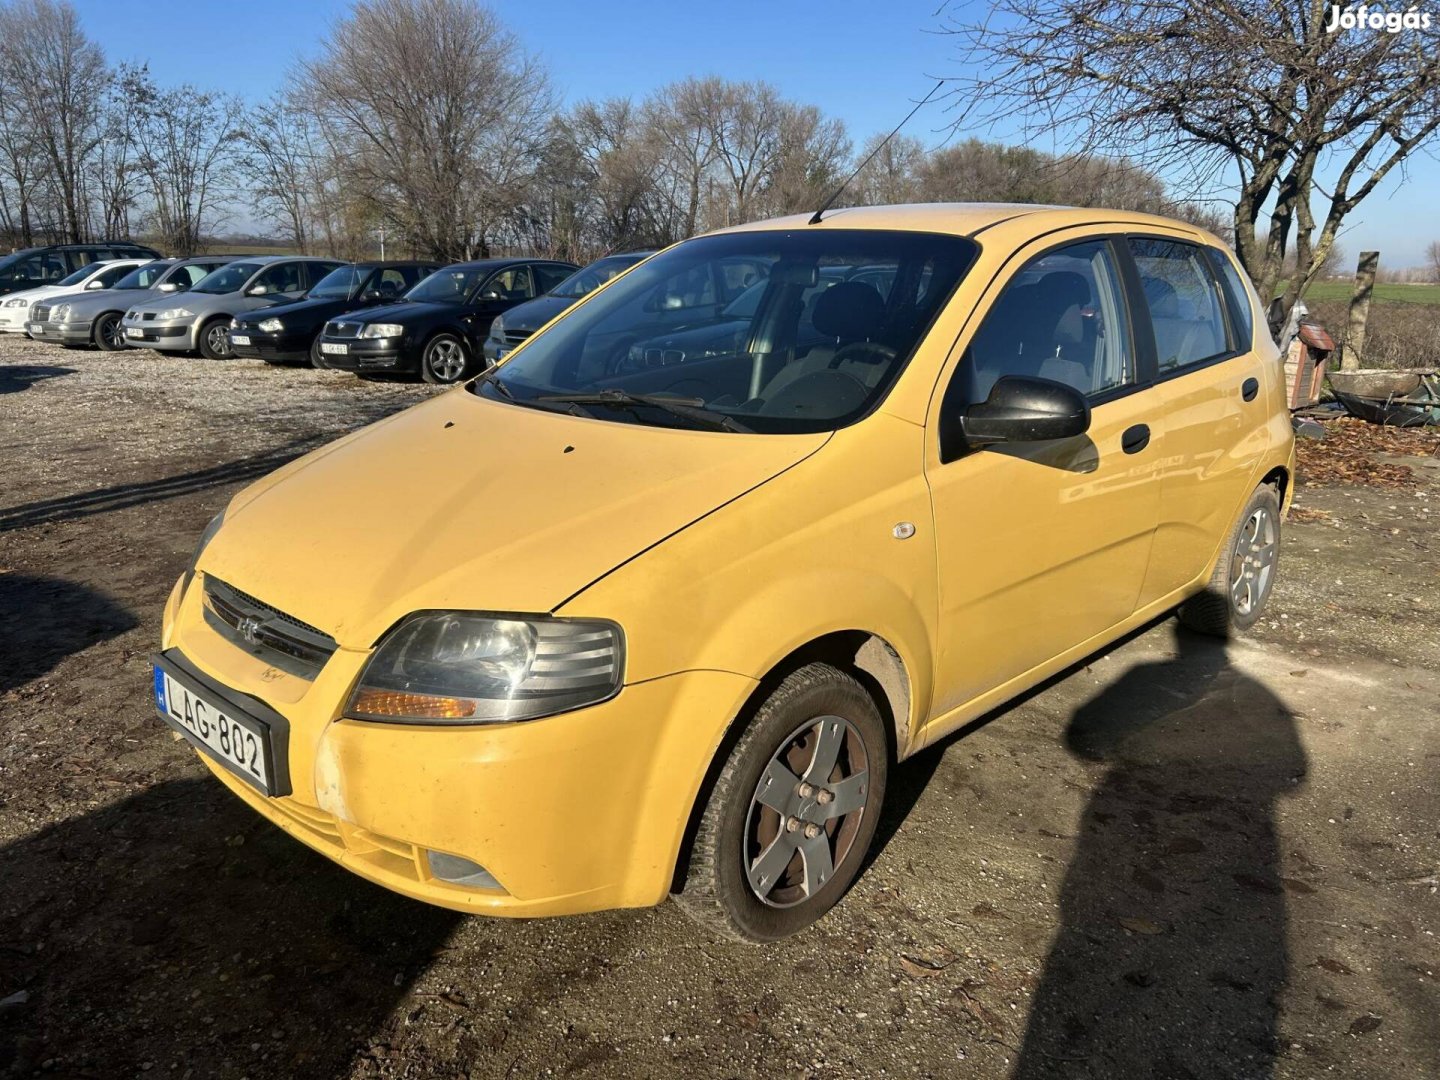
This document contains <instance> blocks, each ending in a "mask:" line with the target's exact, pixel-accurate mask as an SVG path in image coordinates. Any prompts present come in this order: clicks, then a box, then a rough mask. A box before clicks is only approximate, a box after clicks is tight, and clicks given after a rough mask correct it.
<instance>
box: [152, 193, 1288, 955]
mask: <svg viewBox="0 0 1440 1080" xmlns="http://www.w3.org/2000/svg"><path fill="white" fill-rule="evenodd" d="M742 301H743V303H742ZM1261 311H1262V309H1261V307H1260V303H1259V300H1258V298H1257V297H1256V295H1255V292H1254V289H1253V287H1252V286H1251V285H1250V284H1249V283H1248V282H1247V280H1246V278H1245V276H1244V274H1243V273H1242V272H1241V270H1240V269H1239V267H1238V266H1237V265H1236V263H1235V260H1234V258H1233V257H1232V256H1231V255H1230V253H1229V252H1228V251H1227V250H1226V249H1225V248H1224V246H1223V245H1222V244H1221V243H1220V242H1219V241H1218V240H1217V239H1216V238H1215V237H1214V236H1211V235H1210V234H1208V233H1205V232H1203V231H1200V230H1198V229H1196V228H1194V227H1193V226H1190V225H1185V224H1182V223H1180V222H1176V221H1170V220H1166V219H1164V218H1159V217H1150V216H1145V215H1140V214H1134V213H1120V212H1114V211H1109V210H1076V209H1055V208H1048V207H1037V206H993V205H988V206H981V205H973V206H972V205H935V206H910V207H883V208H874V209H845V210H836V211H833V212H831V213H829V214H828V215H827V216H826V217H825V218H824V220H823V221H821V222H819V223H818V224H808V223H807V218H806V217H803V216H801V217H794V218H785V219H781V220H776V221H769V222H763V223H760V224H754V225H748V226H744V227H741V228H736V229H730V230H726V231H724V232H720V233H715V234H712V235H708V236H703V237H699V238H696V239H693V240H688V241H685V242H683V243H681V244H678V245H676V246H675V247H672V248H670V249H668V250H666V251H664V252H661V253H660V254H657V255H654V256H652V257H650V258H649V259H647V260H645V261H644V262H642V263H640V264H639V265H638V266H636V267H634V268H633V269H631V270H629V271H627V272H626V273H624V274H622V275H621V276H619V277H617V278H616V279H614V280H613V281H611V282H610V283H609V284H607V285H606V286H605V287H603V288H601V289H599V290H597V291H596V292H594V293H592V294H591V295H590V296H588V297H586V298H585V299H584V300H582V301H581V302H580V303H578V304H576V305H575V306H574V307H572V308H571V309H570V310H569V311H567V312H566V313H564V314H563V315H561V316H559V317H558V318H557V319H555V320H554V321H553V322H551V323H550V324H549V325H548V326H546V327H545V328H543V329H542V330H541V331H539V332H538V333H536V334H535V335H534V336H532V337H531V338H530V339H529V340H528V341H527V342H526V343H525V344H524V345H522V346H521V347H520V348H519V349H518V350H517V351H516V352H514V353H513V354H511V355H510V356H509V357H507V358H506V360H505V361H504V363H503V364H501V365H500V366H498V367H496V368H492V369H491V370H490V371H489V372H487V373H486V374H485V375H483V376H481V377H480V378H478V379H476V380H474V381H472V382H471V383H469V384H467V385H465V386H463V387H459V388H457V389H455V390H453V391H451V392H449V393H447V394H444V395H441V396H439V397H436V398H434V399H432V400H430V401H428V402H426V403H424V404H421V405H417V406H416V407H414V408H411V409H408V410H406V411H405V412H402V413H400V414H397V415H396V416H393V417H391V418H389V419H387V420H385V421H383V422H381V423H378V424H375V425H373V426H371V427H368V428H366V429H364V430H362V431H359V432H356V433H354V434H352V435H350V436H348V437H346V438H343V439H340V440H339V441H337V442H335V443H332V444H330V445H329V446H326V447H324V448H322V449H320V450H318V451H316V452H315V453H312V454H310V455H308V456H307V457H304V458H301V459H299V460H298V461H295V462H293V463H292V464H290V465H287V466H286V467H284V468H282V469H280V470H278V471H277V472H275V473H274V474H272V475H270V476H268V477H266V478H265V479H263V480H261V481H259V482H258V483H255V484H253V485H251V486H250V487H249V488H247V489H245V490H244V491H242V492H241V493H240V494H239V495H237V496H236V497H235V498H234V499H233V500H232V501H231V503H230V504H229V506H228V507H227V508H226V510H225V511H224V512H223V513H222V514H221V515H220V516H219V517H217V518H216V519H215V520H214V521H213V522H212V523H211V525H210V526H209V527H208V528H207V529H206V531H205V533H204V535H203V537H202V538H201V540H200V543H199V546H198V548H197V549H196V552H195V556H194V560H193V562H192V564H191V566H190V568H189V570H188V571H187V572H186V573H185V575H184V576H183V577H182V579H181V580H180V581H179V582H178V583H177V584H176V586H175V589H174V591H173V593H172V594H171V596H170V599H169V602H168V604H167V606H166V610H165V621H164V638H163V643H162V650H161V651H160V652H159V653H158V654H157V655H156V657H155V692H156V698H157V703H158V705H159V708H160V712H161V714H162V716H164V717H165V719H166V721H167V722H168V723H169V724H170V725H172V726H173V727H174V728H175V729H176V730H178V731H179V732H180V733H181V734H183V735H184V736H185V738H186V739H188V740H189V741H190V743H192V744H193V746H194V747H195V749H196V750H197V751H199V753H200V755H201V759H202V760H203V761H204V762H205V764H206V765H207V766H208V767H209V768H210V769H211V771H212V772H214V774H215V775H216V776H217V777H218V778H219V779H220V780H221V781H222V782H224V783H225V784H226V785H227V786H229V787H230V789H231V790H232V791H234V792H235V794H236V795H238V796H239V797H240V798H242V799H244V800H245V801H246V802H248V803H249V804H250V805H251V806H252V807H254V808H255V810H256V811H257V812H259V813H260V814H262V815H264V816H265V817H266V818H268V819H269V820H271V821H272V822H274V823H275V824H277V825H278V826H280V827H281V828H282V829H284V830H285V831H287V832H289V833H290V834H291V835H293V836H295V837H297V838H298V839H300V840H301V841H303V842H304V843H306V844H309V845H310V846H311V847H313V848H315V849H316V850H318V851H320V852H323V853H324V854H325V855H327V856H329V857H330V858H332V859H334V860H335V861H337V862H339V863H340V864H342V865H343V866H346V867H348V868H349V869H351V870H353V871H355V872H356V873H357V874H360V875H361V876H363V877H365V878H368V879H369V880H371V881H374V882H377V883H379V884H381V885H383V886H385V887H387V888H390V889H394V890H396V891H397V892H401V893H404V894H405V895H407V896H412V897H415V898H418V899H421V900H426V901H429V902H431V903H435V904H440V905H444V906H446V907H450V908H454V909H456V910H459V911H466V912H476V913H483V914H490V915H516V916H536V915H559V914H568V913H573V912H581V911H591V910H595V909H601V908H613V907H630V906H641V905H650V904H657V903H660V902H661V901H663V900H664V899H665V898H666V896H667V895H670V894H672V893H673V894H676V895H677V897H678V899H679V900H680V901H681V903H682V904H683V906H684V907H685V909H686V910H687V911H688V912H690V913H691V914H693V915H694V916H695V917H697V918H698V919H699V920H701V921H702V922H703V923H705V924H707V925H709V926H710V927H713V928H715V929H716V930H718V931H720V932H722V933H728V934H730V935H733V936H737V937H741V938H746V939H750V940H772V939H775V938H779V937H782V936H784V935H787V934H791V933H793V932H795V931H797V930H799V929H800V928H802V927H804V926H806V925H807V924H809V923H811V922H813V921H814V920H815V919H817V918H818V917H820V916H821V915H822V914H824V913H825V912H826V911H827V910H828V909H829V908H830V907H831V906H832V905H834V904H835V902H836V901H837V900H838V899H839V898H840V897H841V896H842V895H843V894H844V892H845V890H846V888H847V887H848V886H849V885H850V883H851V882H852V881H853V880H854V878H855V876H856V874H857V872H858V871H859V869H860V867H861V866H862V864H863V859H864V856H865V851H866V848H867V847H868V846H869V844H870V841H871V837H872V836H873V834H874V831H875V825H876V821H877V818H878V816H879V813H880V809H881V804H882V802H883V800H884V797H885V786H886V777H887V775H888V773H889V771H890V770H891V769H892V768H893V767H894V765H895V763H896V762H899V761H902V760H904V759H905V758H906V757H907V756H909V755H911V754H913V753H915V752H916V751H917V750H919V749H921V748H922V747H924V746H926V745H928V744H930V743H933V742H935V741H936V740H937V739H940V738H942V737H943V736H944V735H945V734H946V733H947V732H951V731H954V730H955V729H956V728H958V727H960V726H961V725H963V724H964V723H966V722H967V721H968V720H970V719H972V718H974V717H976V716H978V715H980V714H981V713H983V712H985V711H987V710H989V709H991V708H993V707H994V706H996V705H997V704H999V703H1000V702H1003V701H1005V700H1006V699H1007V698H1010V697H1012V696H1014V695H1016V694H1018V693H1019V692H1021V691H1023V690H1025V689H1026V688H1027V687H1030V686H1033V685H1035V684H1036V683H1038V682H1040V681H1041V680H1042V679H1044V678H1046V677H1047V676H1048V675H1050V674H1052V673H1054V672H1056V671H1059V670H1061V669H1062V668H1064V667H1065V666H1067V665H1069V664H1071V663H1072V662H1074V661H1075V660H1077V659H1078V658H1081V657H1083V656H1085V655H1086V654H1087V653H1090V652H1092V651H1093V650H1095V649H1097V648H1098V647H1100V646H1102V645H1104V644H1105V643H1107V642H1109V641H1112V640H1114V639H1115V638H1117V637H1118V636H1120V635H1122V634H1124V633H1125V632H1126V631H1127V630H1129V629H1131V628H1133V627H1135V626H1137V625H1139V624H1141V623H1143V622H1145V621H1146V620H1148V619H1151V618H1153V617H1155V616H1156V615H1157V614H1160V613H1163V612H1165V611H1167V610H1169V609H1171V608H1175V607H1176V606H1179V607H1180V612H1181V618H1182V619H1185V620H1186V621H1187V622H1189V623H1190V624H1191V625H1193V626H1195V627H1197V628H1200V629H1203V630H1206V631H1211V632H1215V633H1221V634H1224V633H1228V632H1230V631H1231V630H1232V629H1236V628H1240V629H1243V628H1245V627H1247V626H1249V625H1250V624H1252V623H1253V622H1254V621H1255V620H1256V618H1258V616H1259V614H1260V611H1261V609H1262V607H1263V606H1264V604H1265V600H1266V597H1267V595H1268V594H1269V592H1270V590H1271V586H1272V584H1273V582H1274V577H1275V571H1276V551H1277V546H1278V542H1279V539H1280V525H1281V516H1282V513H1283V511H1284V507H1285V505H1286V502H1287V499H1288V494H1289V491H1290V486H1291V476H1292V474H1293V471H1294V465H1293V439H1292V435H1291V424H1290V418H1289V415H1288V413H1287V411H1286V408H1285V400H1284V393H1283V388H1282V386H1281V372H1280V367H1279V360H1278V357H1277V354H1276V349H1275V346H1274V344H1273V343H1272V342H1271V341H1270V338H1269V335H1268V333H1267V331H1266V329H1265V322H1264V319H1263V317H1262V314H1261Z"/></svg>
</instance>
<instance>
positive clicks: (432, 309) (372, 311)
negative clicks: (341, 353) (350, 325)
mask: <svg viewBox="0 0 1440 1080" xmlns="http://www.w3.org/2000/svg"><path fill="white" fill-rule="evenodd" d="M459 306H460V305H459V304H435V303H431V302H429V301H422V300H400V301H397V302H396V303H393V304H377V305H374V306H372V307H367V308H361V309H360V310H359V311H352V312H350V313H349V314H348V315H347V316H346V318H345V321H346V322H360V323H372V322H404V321H405V320H406V319H430V318H434V317H435V316H437V315H444V314H445V313H446V312H451V311H454V310H455V309H456V308H457V307H459Z"/></svg>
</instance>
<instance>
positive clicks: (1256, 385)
mask: <svg viewBox="0 0 1440 1080" xmlns="http://www.w3.org/2000/svg"><path fill="white" fill-rule="evenodd" d="M1258 393H1260V380H1259V379H1254V378H1251V379H1246V380H1245V381H1244V382H1243V383H1241V384H1240V396H1241V397H1242V398H1244V399H1245V400H1246V401H1254V400H1255V395H1256V394H1258Z"/></svg>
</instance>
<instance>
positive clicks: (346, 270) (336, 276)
mask: <svg viewBox="0 0 1440 1080" xmlns="http://www.w3.org/2000/svg"><path fill="white" fill-rule="evenodd" d="M368 273H369V271H368V270H361V269H359V268H357V267H354V266H342V267H340V268H339V269H338V270H331V271H330V273H328V274H326V275H325V276H324V277H323V278H321V279H320V280H319V281H317V282H316V283H315V287H314V288H312V289H311V290H310V291H309V292H308V293H306V294H305V298H306V299H307V300H349V299H350V297H352V296H354V295H355V293H356V292H357V291H358V290H359V288H360V284H361V282H363V281H364V280H365V275H366V274H368Z"/></svg>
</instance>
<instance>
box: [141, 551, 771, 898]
mask: <svg viewBox="0 0 1440 1080" xmlns="http://www.w3.org/2000/svg"><path fill="white" fill-rule="evenodd" d="M202 580H203V579H202V578H200V577H197V578H196V579H195V584H192V585H191V587H190V589H189V591H188V592H187V593H186V594H185V595H183V596H182V595H181V592H180V585H179V584H178V583H177V585H176V588H175V590H174V591H173V592H172V593H171V597H170V600H169V602H168V603H167V605H166V609H165V622H164V638H163V647H164V648H165V649H166V650H167V652H169V651H171V650H173V651H174V652H176V653H178V654H179V655H181V656H183V657H184V658H185V659H186V661H187V662H188V663H189V665H190V667H191V668H192V669H193V670H194V671H196V672H198V673H200V674H201V675H202V676H203V677H204V678H207V679H210V680H213V682H214V684H215V685H216V686H219V687H223V688H227V690H229V691H230V692H231V693H232V695H233V694H249V695H251V696H253V697H256V698H259V699H260V700H262V701H264V703H265V704H266V705H267V706H268V707H269V708H272V709H274V710H275V711H276V712H278V713H280V714H281V715H282V716H284V718H285V719H286V721H288V723H289V729H290V733H289V739H288V742H289V749H288V755H289V761H288V765H289V780H290V783H291V785H292V791H291V794H289V795H287V796H284V797H281V798H267V797H266V796H265V795H263V794H262V793H261V792H259V791H257V790H256V789H254V788H252V787H250V786H249V785H247V784H246V783H245V782H244V781H243V780H241V779H239V778H238V777H236V776H234V775H232V774H231V773H230V772H229V771H227V770H226V769H225V768H224V767H223V766H221V765H219V764H218V763H216V762H214V761H212V760H211V759H210V758H208V757H206V756H204V755H202V761H204V762H205V764H206V765H207V766H208V767H209V768H210V769H211V771H212V772H213V773H215V775H216V776H217V777H218V778H219V779H220V780H221V781H222V782H223V783H224V784H225V785H226V786H227V787H229V788H230V789H231V790H232V791H233V792H235V794H236V795H238V796H239V797H240V798H242V799H243V800H244V801H245V802H247V803H249V804H250V806H251V807H252V808H253V809H254V810H255V811H256V812H257V813H259V814H261V815H262V816H264V817H266V818H268V819H269V820H270V821H271V822H273V823H274V824H276V825H278V826H279V827H280V828H282V829H284V830H285V831H286V832H287V833H289V834H290V835H291V836H294V837H295V838H296V839H298V840H300V841H302V842H303V843H305V844H307V845H309V846H310V847H312V848H314V849H315V850H317V851H319V852H321V853H322V854H324V855H326V856H327V857H329V858H331V859H333V860H334V861H336V862H338V863H340V864H341V865H342V866H345V867H346V868H348V869H350V870H353V871H354V872H355V873H357V874H359V875H361V876H362V877H365V878H367V879H369V880H371V881H373V882H375V883H377V884H379V885H383V886H385V887H386V888H389V889H392V890H394V891H396V892H399V893H403V894H404V895H406V896H410V897H413V898H414V899H417V900H423V901H426V902H429V903H433V904H438V905H440V906H442V907H448V908H452V909H454V910H457V911H467V912H474V913H482V914H490V915H512V916H535V915H564V914H575V913H578V912H582V911H595V910H600V909H604V908H613V907H641V906H647V905H652V904H656V903H659V902H660V901H661V900H663V899H664V898H665V896H666V894H667V892H668V891H669V889H670V887H671V884H672V880H673V875H674V869H675V863H676V858H677V856H678V853H679V850H680V844H681V842H682V839H683V835H684V830H685V828H686V825H687V823H688V820H689V816H690V811H691V808H692V806H693V805H694V800H695V797H696V794H697V792H698V791H699V788H700V785H701V782H702V780H703V777H704V775H705V771H706V769H707V768H708V767H709V764H710V761H711V759H712V757H713V756H714V753H715V749H716V747H717V746H718V745H719V742H720V739H721V737H722V735H723V733H724V730H725V728H726V726H727V725H728V723H729V720H730V718H731V717H733V716H735V715H736V713H737V712H738V711H739V709H740V708H741V707H742V706H743V703H744V701H745V699H746V698H747V697H748V696H749V694H750V693H751V691H752V690H753V688H754V686H755V683H754V681H753V680H751V679H748V678H745V677H743V676H740V675H735V674H731V673H728V672H720V671H690V672H683V673H680V674H675V675H670V676H666V677H663V678H658V679H651V680H648V681H646V682H642V683H636V684H633V685H627V686H626V687H624V688H623V689H622V691H621V692H620V693H619V694H618V695H617V696H616V697H614V698H612V699H610V700H609V701H607V702H604V703H602V704H599V705H595V706H592V707H590V708H586V709H581V710H578V711H575V712H571V713H565V714H562V715H560V716H553V717H549V718H547V719H543V720H535V721H529V722H526V723H519V724H503V725H491V726H477V727H444V726H431V727H425V726H411V725H392V724H376V723H366V722H362V721H355V720H346V719H341V718H339V716H338V714H339V712H340V710H341V708H342V706H343V703H344V701H345V700H346V699H347V698H348V696H349V693H350V690H351V688H352V686H353V685H354V682H355V679H356V678H357V677H358V675H359V673H360V670H361V668H362V666H363V665H364V663H365V660H366V659H367V658H368V655H369V654H368V653H367V652H359V651H355V650H349V649H343V648H342V649H340V650H338V651H337V652H336V653H335V654H334V655H333V656H332V657H331V658H330V660H329V661H328V662H327V663H326V665H325V666H324V667H323V668H322V669H321V670H320V672H319V674H318V675H317V676H316V677H315V679H314V681H313V682H307V681H306V680H304V679H301V678H297V677H295V676H290V675H285V674H282V673H280V672H278V671H276V669H275V668H273V667H269V666H267V665H266V664H265V663H264V662H263V661H262V660H260V659H259V658H257V657H255V656H253V655H251V654H250V653H248V652H246V651H245V650H243V649H242V648H239V647H238V646H236V645H233V644H232V643H231V642H230V641H229V640H228V639H226V638H223V637H221V636H220V635H219V634H217V633H216V632H215V631H214V630H212V629H211V628H210V627H209V625H208V624H207V623H206V621H205V618H204V615H203V611H202V606H201V605H202V601H201V594H202V592H203V589H202V588H201V587H200V582H201V581H202ZM427 851H437V852H443V853H446V854H450V855H459V856H461V857H463V858H466V859H470V860H472V861H473V862H476V863H478V864H479V865H480V866H483V867H484V868H485V869H486V870H487V871H489V873H490V874H491V875H493V876H494V878H495V879H496V881H498V882H499V884H500V886H501V888H499V889H480V888H470V887H466V886H462V885H456V884H451V883H448V882H445V881H442V880H440V879H438V878H436V877H435V876H434V875H433V874H432V873H431V872H430V869H429V863H428V860H427V857H426V853H427Z"/></svg>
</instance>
